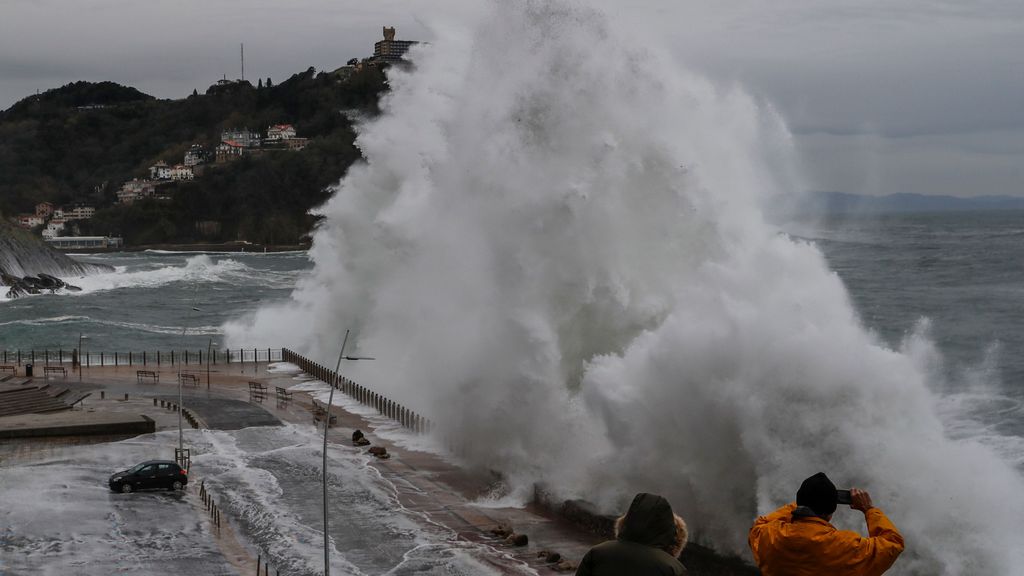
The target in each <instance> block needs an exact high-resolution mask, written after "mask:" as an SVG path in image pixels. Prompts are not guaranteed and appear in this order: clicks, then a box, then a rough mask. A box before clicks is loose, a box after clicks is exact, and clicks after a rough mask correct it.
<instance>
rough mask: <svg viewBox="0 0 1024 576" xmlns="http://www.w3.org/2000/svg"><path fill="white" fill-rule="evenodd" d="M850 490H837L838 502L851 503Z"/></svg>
mask: <svg viewBox="0 0 1024 576" xmlns="http://www.w3.org/2000/svg"><path fill="white" fill-rule="evenodd" d="M850 502H851V500H850V491H849V490H836V504H846V505H847V506H849V505H850Z"/></svg>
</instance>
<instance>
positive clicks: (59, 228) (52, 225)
mask: <svg viewBox="0 0 1024 576" xmlns="http://www.w3.org/2000/svg"><path fill="white" fill-rule="evenodd" d="M63 233H64V220H58V219H57V218H54V219H52V220H50V221H49V222H48V223H47V224H46V228H43V238H56V237H57V236H60V235H61V234H63Z"/></svg>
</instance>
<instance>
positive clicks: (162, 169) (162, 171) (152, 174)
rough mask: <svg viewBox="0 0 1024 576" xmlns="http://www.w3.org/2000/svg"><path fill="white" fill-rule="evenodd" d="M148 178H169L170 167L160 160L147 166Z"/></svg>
mask: <svg viewBox="0 0 1024 576" xmlns="http://www.w3.org/2000/svg"><path fill="white" fill-rule="evenodd" d="M149 179H150V180H170V179H171V167H170V166H168V165H167V162H164V161H163V160H160V161H159V162H157V163H156V164H153V165H152V166H150V167H149Z"/></svg>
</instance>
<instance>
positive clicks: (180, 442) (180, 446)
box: [178, 306, 202, 458]
mask: <svg viewBox="0 0 1024 576" xmlns="http://www.w3.org/2000/svg"><path fill="white" fill-rule="evenodd" d="M192 312H202V310H200V309H199V308H196V307H195V306H192V308H191V309H189V311H188V315H187V316H185V325H184V326H182V327H181V348H182V352H184V349H185V332H186V331H187V330H188V321H189V320H190V319H191V318H192ZM183 357H184V354H183V353H182V354H178V455H179V456H178V457H179V458H183V457H184V454H185V440H184V436H183V432H182V428H181V362H182V359H183Z"/></svg>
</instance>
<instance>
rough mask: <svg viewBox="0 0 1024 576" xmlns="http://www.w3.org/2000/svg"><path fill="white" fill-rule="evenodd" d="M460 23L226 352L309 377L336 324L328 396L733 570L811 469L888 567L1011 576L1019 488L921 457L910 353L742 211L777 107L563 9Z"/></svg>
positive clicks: (997, 466) (776, 173) (776, 171)
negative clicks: (824, 475)
mask: <svg viewBox="0 0 1024 576" xmlns="http://www.w3.org/2000/svg"><path fill="white" fill-rule="evenodd" d="M467 20H468V21H469V23H468V24H467V23H466V22H454V23H453V22H440V23H437V27H438V29H439V31H440V32H441V33H439V34H438V38H439V40H438V41H436V42H435V43H433V44H432V45H430V46H428V47H421V48H420V49H418V50H417V51H416V53H415V54H414V58H415V61H416V69H415V71H412V72H405V71H400V70H395V71H393V72H392V73H391V74H390V77H389V78H390V84H391V88H392V92H391V94H390V95H389V96H388V97H387V99H386V101H385V102H384V109H385V114H384V115H382V116H381V117H380V118H378V119H376V120H373V121H371V122H369V123H367V124H366V125H364V126H362V129H361V133H360V137H359V145H360V147H361V149H362V150H363V153H364V155H365V156H366V158H367V162H366V163H365V164H362V165H358V166H355V167H353V168H352V170H350V172H349V174H348V176H347V177H346V178H345V180H343V181H342V182H341V184H340V185H339V187H338V191H337V193H336V194H335V195H334V197H333V198H332V199H331V200H330V201H329V202H328V203H327V204H326V205H325V206H324V207H323V208H322V209H321V212H322V214H323V215H324V216H325V217H326V218H325V221H324V222H323V224H322V225H321V226H320V228H319V229H318V230H317V232H316V235H315V238H314V247H313V250H312V257H313V260H314V262H315V267H314V270H313V272H312V273H311V275H310V276H309V277H307V278H306V279H304V280H302V281H301V282H300V285H299V286H298V288H297V289H296V290H295V292H294V293H293V295H292V300H291V301H290V302H288V303H287V304H284V305H277V306H268V307H264V308H263V309H261V310H260V311H259V312H258V313H257V314H256V315H255V316H254V317H251V318H248V319H246V320H244V321H240V322H235V323H231V324H229V325H228V326H227V327H226V329H227V332H228V335H229V338H230V340H231V341H232V342H239V343H243V342H244V343H246V345H251V344H253V343H257V345H261V346H262V345H264V344H263V342H267V343H277V342H282V341H284V342H292V343H295V347H296V348H298V349H300V350H303V351H305V352H307V353H309V354H311V355H312V356H314V357H317V358H318V359H320V360H323V361H325V362H328V361H330V360H331V359H332V357H333V356H334V355H335V354H337V349H336V347H337V346H338V345H339V343H340V340H341V335H342V334H343V333H344V331H345V329H348V328H351V329H353V330H354V331H355V333H356V334H357V339H356V343H355V349H356V350H357V352H358V353H361V354H362V353H365V354H367V355H371V356H376V357H378V361H376V362H372V363H359V364H353V365H352V366H351V367H347V369H346V374H348V375H350V376H351V377H354V378H355V379H356V380H358V381H361V382H364V383H366V384H369V385H371V386H372V387H374V389H376V390H379V391H381V392H383V393H384V394H386V395H388V396H389V397H391V398H394V399H397V400H399V401H401V402H402V403H403V404H406V405H408V406H409V407H411V408H413V409H415V410H417V411H419V412H421V413H424V414H427V415H428V416H430V417H431V418H433V419H434V420H435V421H437V422H439V423H440V424H441V426H442V427H443V429H444V431H445V432H446V433H448V434H450V435H453V436H456V437H459V438H463V439H466V440H468V442H467V443H466V444H467V454H466V457H467V458H468V459H470V461H472V462H473V463H475V464H478V465H482V466H489V467H492V468H495V469H498V470H500V471H502V472H504V473H505V474H506V476H507V477H508V479H509V482H510V483H511V484H512V485H513V486H514V487H516V486H517V487H518V488H520V492H522V493H528V492H529V490H523V488H524V487H528V486H529V485H532V483H533V482H541V483H543V484H545V485H546V486H547V487H549V488H550V489H551V490H554V491H555V492H556V493H558V494H560V495H562V496H565V497H583V498H587V499H590V500H594V501H596V502H598V503H599V504H601V505H602V506H605V507H607V508H608V509H609V510H611V509H615V508H616V507H617V506H620V505H621V503H622V502H623V501H624V499H625V498H627V497H628V496H629V495H630V494H632V493H634V492H636V491H640V490H648V491H656V492H661V493H664V494H665V495H667V496H669V497H670V498H671V500H672V502H673V503H674V505H675V506H676V507H677V508H678V509H679V511H680V512H681V513H682V514H683V515H685V516H686V517H687V520H688V522H689V523H690V525H691V527H692V528H693V530H694V532H695V533H696V535H697V537H698V539H700V540H702V541H704V542H708V543H711V544H712V545H714V546H715V547H717V548H718V549H720V550H726V551H732V552H738V553H741V554H747V552H746V533H747V529H748V528H749V525H750V523H751V522H752V520H753V517H754V516H755V515H756V514H757V513H758V512H766V511H768V510H770V509H771V508H772V507H774V506H776V505H779V504H782V503H785V502H787V501H790V500H792V498H793V495H794V493H795V489H796V487H797V486H798V484H799V481H800V480H801V479H802V478H804V477H806V476H809V475H810V474H812V473H814V472H817V471H819V470H824V471H826V472H828V473H829V474H830V476H831V477H832V478H833V479H834V480H835V481H836V482H837V483H839V484H842V485H857V486H863V487H865V488H868V489H870V490H871V491H872V493H873V494H874V495H875V497H876V500H877V503H878V504H880V505H881V506H882V507H883V508H884V509H885V510H886V511H887V512H888V513H889V514H890V515H891V516H892V517H893V519H894V520H895V521H896V523H897V525H898V526H899V527H900V528H901V529H902V530H903V531H904V532H905V533H906V535H907V540H908V543H909V548H908V551H907V553H906V554H905V556H904V557H903V558H902V559H901V560H900V561H899V562H898V563H897V568H896V570H895V573H900V574H981V573H987V574H1006V575H1009V574H1012V573H1014V571H1015V567H1017V566H1019V565H1021V563H1022V561H1024V558H1022V555H1024V553H1022V551H1021V548H1020V546H1019V545H1018V544H1017V542H1016V539H1017V536H1016V535H1017V534H1019V533H1020V531H1021V529H1022V528H1024V520H1022V519H1024V498H1022V497H1021V496H1020V495H1021V494H1022V493H1024V490H1022V488H1024V483H1022V481H1021V478H1020V476H1019V474H1018V473H1017V472H1016V471H1014V470H1013V468H1012V467H1011V466H1010V465H1009V464H1007V463H1006V462H1005V461H1004V460H1002V459H1001V458H1000V457H999V456H997V455H996V454H995V453H994V452H993V450H992V449H991V448H990V447H986V446H983V445H981V444H979V443H977V442H975V441H973V440H971V439H970V437H957V438H956V439H951V438H950V437H949V435H948V434H947V431H946V429H945V428H944V426H943V422H942V421H941V420H940V418H939V413H940V412H939V410H938V409H937V408H936V404H937V403H938V402H939V396H938V395H937V394H936V392H935V391H934V390H937V389H939V388H941V386H940V385H939V383H936V382H935V378H936V377H937V376H936V375H937V374H938V373H939V371H938V370H935V369H934V366H933V364H934V363H935V362H937V361H939V359H938V358H937V353H936V352H935V350H934V347H933V346H932V345H931V344H930V341H929V339H928V338H927V335H926V334H925V333H917V334H914V335H912V336H911V337H909V338H908V339H907V341H906V342H905V343H904V344H903V346H902V347H901V349H899V350H894V349H891V348H889V347H887V346H886V345H885V344H884V343H883V342H881V341H880V340H879V339H878V338H877V337H876V336H875V335H874V334H873V333H871V332H870V331H868V330H866V329H865V328H864V327H863V326H862V323H861V321H860V320H859V318H858V317H857V315H856V313H855V311H854V309H853V307H852V306H851V303H850V301H849V297H848V295H847V292H846V290H845V288H844V286H843V285H842V283H841V281H840V280H839V278H838V277H837V276H836V275H835V274H834V273H832V272H831V271H830V270H829V269H828V266H827V264H826V262H825V260H824V258H823V256H822V255H821V253H820V252H819V251H818V250H817V248H815V247H814V246H813V245H811V244H808V243H804V242H800V241H794V240H792V239H790V238H789V237H787V236H785V235H783V234H780V232H779V231H778V230H777V229H776V228H775V227H773V226H772V225H771V224H770V223H768V222H767V221H766V220H765V218H764V217H763V209H764V207H765V206H766V205H768V204H770V203H772V202H774V201H776V200H777V199H779V198H780V197H783V196H785V194H786V192H787V191H788V190H792V189H796V188H799V177H798V174H799V168H798V166H797V161H796V159H795V158H794V157H793V154H792V146H791V142H790V136H789V134H788V132H787V131H786V129H785V127H784V126H783V124H782V122H781V121H780V120H779V119H778V118H777V117H776V116H775V114H774V113H773V112H772V111H771V110H770V109H768V108H766V107H765V106H764V105H762V104H761V103H759V102H757V101H756V100H753V99H751V98H750V97H748V96H747V95H745V94H744V93H742V92H741V91H739V90H736V89H723V88H720V87H717V86H715V85H713V84H711V83H709V82H708V81H706V80H704V79H703V78H701V77H699V76H697V75H695V74H692V73H689V72H687V71H685V70H683V69H681V68H680V67H679V66H678V65H676V64H675V63H673V62H670V61H667V60H666V58H665V57H664V56H663V55H662V54H661V53H660V52H659V51H658V50H657V49H656V47H653V46H652V47H650V48H645V47H638V44H642V35H641V34H639V33H638V32H639V31H633V32H637V34H635V35H634V36H632V37H630V38H629V40H628V41H625V40H623V36H622V35H621V31H619V30H617V29H616V27H615V25H614V23H609V22H608V21H606V20H605V19H604V18H603V17H602V16H601V15H600V14H599V13H597V12H595V11H592V10H589V9H586V8H580V7H578V5H577V4H576V3H570V2H560V1H555V2H544V3H540V2H532V1H528V0H514V1H507V2H500V3H492V4H491V5H490V9H489V10H488V11H486V14H483V15H482V16H480V17H479V19H478V18H476V17H475V16H474V17H468V18H467ZM232 345H233V344H232ZM837 522H838V523H839V524H840V525H842V526H844V527H850V528H858V527H859V525H860V523H861V521H860V520H859V518H857V517H856V516H855V515H853V514H842V513H841V514H840V515H838V517H837Z"/></svg>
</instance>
